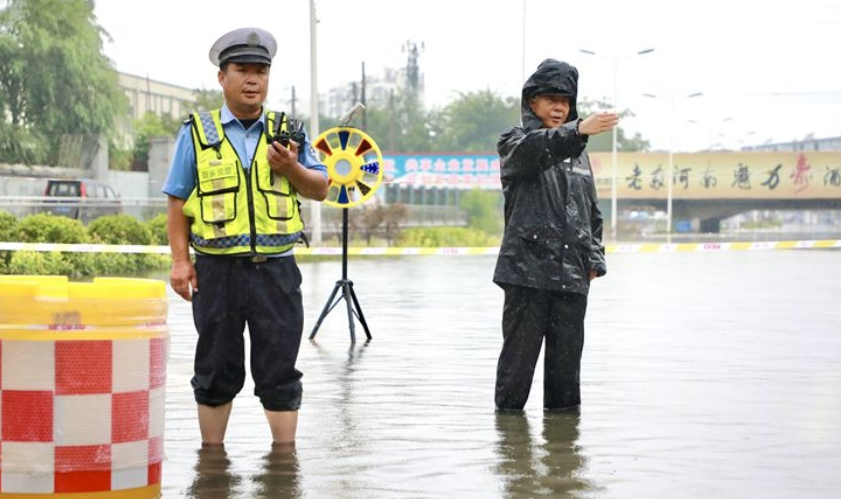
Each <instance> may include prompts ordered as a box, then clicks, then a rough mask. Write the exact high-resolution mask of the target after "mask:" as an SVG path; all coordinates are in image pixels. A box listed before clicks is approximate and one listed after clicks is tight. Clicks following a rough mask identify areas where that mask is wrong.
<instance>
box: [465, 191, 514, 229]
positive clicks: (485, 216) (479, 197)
mask: <svg viewBox="0 0 841 499" xmlns="http://www.w3.org/2000/svg"><path fill="white" fill-rule="evenodd" d="M459 207H460V208H461V209H463V210H465V211H466V212H467V226H468V227H469V228H471V229H475V230H479V231H482V232H484V233H486V234H488V235H491V236H500V235H501V234H502V225H503V219H504V216H503V212H502V195H501V194H500V193H499V191H484V190H481V189H472V190H469V191H466V192H463V193H462V194H461V196H460V197H459Z"/></svg>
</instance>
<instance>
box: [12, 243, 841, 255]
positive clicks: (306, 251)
mask: <svg viewBox="0 0 841 499" xmlns="http://www.w3.org/2000/svg"><path fill="white" fill-rule="evenodd" d="M825 248H841V239H822V240H811V241H809V240H807V241H758V242H704V243H676V244H669V243H639V244H614V245H607V247H606V248H605V251H606V252H607V253H681V252H704V251H711V252H716V251H764V250H791V249H825ZM0 251H47V252H49V251H59V252H68V253H152V254H162V255H169V254H170V249H169V246H143V245H128V244H125V245H124V244H58V243H0ZM498 253H499V248H497V247H492V248H473V247H460V248H459V247H453V248H386V247H378V248H359V247H350V248H348V255H354V256H404V255H418V256H426V255H496V254H498ZM295 254H296V255H312V256H339V255H341V254H342V248H338V247H333V246H329V247H317V248H305V247H300V248H295Z"/></svg>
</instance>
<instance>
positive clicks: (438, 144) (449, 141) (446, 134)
mask: <svg viewBox="0 0 841 499" xmlns="http://www.w3.org/2000/svg"><path fill="white" fill-rule="evenodd" d="M519 121H520V102H519V100H518V99H515V98H513V97H508V98H506V99H504V98H502V97H500V96H499V95H497V94H496V93H495V92H493V91H491V90H480V91H476V92H468V93H459V96H458V98H457V99H455V100H454V101H452V102H450V103H449V104H447V106H445V107H444V109H443V110H441V111H440V113H438V119H437V120H436V122H437V126H438V130H436V137H435V150H438V151H465V152H488V151H495V150H496V143H497V141H498V140H499V135H500V133H502V131H503V130H505V129H506V128H510V127H511V126H514V125H516V124H517V123H519Z"/></svg>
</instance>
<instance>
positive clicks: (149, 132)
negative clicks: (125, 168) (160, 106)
mask: <svg viewBox="0 0 841 499" xmlns="http://www.w3.org/2000/svg"><path fill="white" fill-rule="evenodd" d="M180 127H181V122H179V121H178V120H177V119H175V118H173V117H171V116H169V115H166V116H161V115H158V114H155V113H151V112H149V113H146V114H145V115H143V118H142V119H139V120H136V121H135V122H134V132H135V137H134V151H133V154H132V161H131V169H132V170H135V171H146V170H148V164H149V139H151V138H153V137H175V136H176V135H178V130H179V128H180Z"/></svg>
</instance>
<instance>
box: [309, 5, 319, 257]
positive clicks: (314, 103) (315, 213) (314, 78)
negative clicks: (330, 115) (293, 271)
mask: <svg viewBox="0 0 841 499" xmlns="http://www.w3.org/2000/svg"><path fill="white" fill-rule="evenodd" d="M316 24H318V16H317V15H316V13H315V0H310V140H311V141H315V139H316V138H317V137H318V136H319V135H320V132H319V130H318V117H319V113H318V49H317V43H316V42H317V40H316V31H317V30H316ZM310 206H311V207H312V242H313V244H316V245H318V244H321V203H310Z"/></svg>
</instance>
